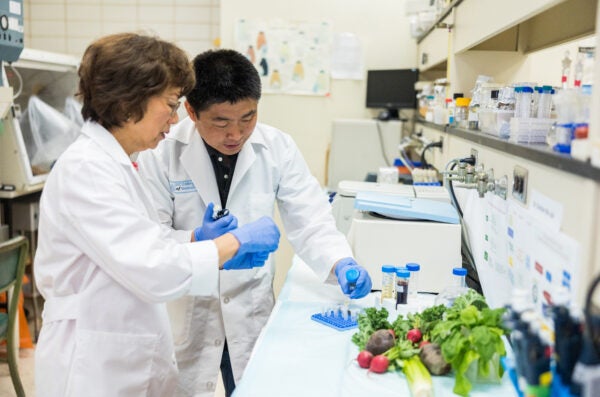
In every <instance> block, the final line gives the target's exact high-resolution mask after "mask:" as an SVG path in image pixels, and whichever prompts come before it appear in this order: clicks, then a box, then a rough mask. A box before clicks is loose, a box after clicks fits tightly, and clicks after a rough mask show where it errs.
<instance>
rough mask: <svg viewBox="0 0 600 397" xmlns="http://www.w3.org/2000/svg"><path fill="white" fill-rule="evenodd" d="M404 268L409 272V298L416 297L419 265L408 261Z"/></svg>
mask: <svg viewBox="0 0 600 397" xmlns="http://www.w3.org/2000/svg"><path fill="white" fill-rule="evenodd" d="M406 270H408V271H409V272H410V288H409V289H408V295H409V296H410V299H411V300H414V299H416V298H417V294H418V293H419V273H420V270H421V265H419V264H418V263H415V262H410V263H407V264H406Z"/></svg>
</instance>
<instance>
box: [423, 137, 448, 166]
mask: <svg viewBox="0 0 600 397" xmlns="http://www.w3.org/2000/svg"><path fill="white" fill-rule="evenodd" d="M432 147H438V148H440V149H441V148H442V147H443V145H442V141H441V140H439V141H437V142H431V143H428V144H427V145H425V147H424V148H423V151H422V152H421V167H422V168H424V169H429V168H431V165H429V163H428V162H427V159H426V158H425V152H427V150H428V149H430V148H432Z"/></svg>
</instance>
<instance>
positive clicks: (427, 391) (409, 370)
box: [402, 356, 433, 397]
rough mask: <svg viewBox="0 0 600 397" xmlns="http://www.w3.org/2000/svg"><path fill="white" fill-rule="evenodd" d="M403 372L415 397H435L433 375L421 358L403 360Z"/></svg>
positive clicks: (414, 357)
mask: <svg viewBox="0 0 600 397" xmlns="http://www.w3.org/2000/svg"><path fill="white" fill-rule="evenodd" d="M402 372H404V375H405V376H406V380H407V381H408V387H409V388H410V393H411V394H412V396H413V397H433V381H432V380H431V375H430V374H429V371H428V370H427V368H426V367H425V365H424V364H423V362H422V361H421V359H420V358H419V356H412V357H410V358H407V359H405V360H402Z"/></svg>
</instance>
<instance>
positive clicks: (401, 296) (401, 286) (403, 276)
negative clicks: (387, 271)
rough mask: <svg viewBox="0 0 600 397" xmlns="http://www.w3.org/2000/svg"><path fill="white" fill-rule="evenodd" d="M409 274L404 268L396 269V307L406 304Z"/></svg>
mask: <svg viewBox="0 0 600 397" xmlns="http://www.w3.org/2000/svg"><path fill="white" fill-rule="evenodd" d="M409 290H410V272H409V271H408V270H407V269H405V268H400V269H396V307H398V305H406V304H407V303H408V291H409Z"/></svg>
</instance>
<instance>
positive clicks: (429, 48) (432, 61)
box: [418, 28, 448, 71]
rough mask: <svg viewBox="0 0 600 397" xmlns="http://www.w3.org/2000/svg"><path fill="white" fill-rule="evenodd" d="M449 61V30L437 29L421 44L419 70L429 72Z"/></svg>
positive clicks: (419, 48)
mask: <svg viewBox="0 0 600 397" xmlns="http://www.w3.org/2000/svg"><path fill="white" fill-rule="evenodd" d="M446 59H448V29H442V28H437V29H435V30H433V31H432V32H431V33H429V34H428V35H427V37H425V38H424V39H423V41H421V42H420V43H419V47H418V62H419V70H421V71H423V70H427V69H429V68H431V67H433V66H437V65H438V64H440V63H442V62H444V61H445V60H446Z"/></svg>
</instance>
